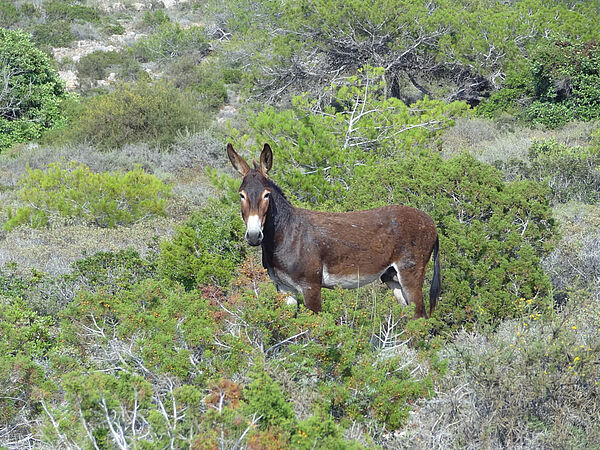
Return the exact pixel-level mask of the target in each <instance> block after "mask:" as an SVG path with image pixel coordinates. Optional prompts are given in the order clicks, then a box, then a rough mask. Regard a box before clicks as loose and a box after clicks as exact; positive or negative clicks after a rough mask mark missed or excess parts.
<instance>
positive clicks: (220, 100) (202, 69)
mask: <svg viewBox="0 0 600 450" xmlns="http://www.w3.org/2000/svg"><path fill="white" fill-rule="evenodd" d="M168 77H169V80H170V81H171V82H172V83H173V84H174V85H175V86H176V87H178V88H180V89H186V90H187V91H188V92H190V93H193V94H194V95H195V96H197V98H198V100H199V101H200V102H201V104H202V105H204V106H206V107H207V108H209V109H212V110H217V109H219V108H220V107H221V106H222V105H223V104H224V103H225V101H226V100H227V89H226V87H225V83H224V81H223V78H222V74H221V73H220V71H219V67H218V65H217V64H211V63H208V62H206V61H201V58H198V57H193V56H191V57H190V56H182V57H181V58H180V59H179V60H178V61H177V62H175V63H174V64H173V65H172V66H170V67H169V71H168Z"/></svg>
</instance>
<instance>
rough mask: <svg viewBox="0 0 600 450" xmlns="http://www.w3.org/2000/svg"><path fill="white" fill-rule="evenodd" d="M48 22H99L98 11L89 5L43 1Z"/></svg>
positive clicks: (52, 0) (55, 0)
mask: <svg viewBox="0 0 600 450" xmlns="http://www.w3.org/2000/svg"><path fill="white" fill-rule="evenodd" d="M44 10H45V11H46V15H47V20H48V22H47V23H49V24H53V25H55V22H56V21H58V20H64V21H71V22H72V21H76V20H78V21H82V22H99V21H100V17H101V14H100V11H99V10H97V9H96V8H92V7H90V6H84V5H77V4H70V3H67V2H63V1H61V0H51V1H47V2H45V3H44Z"/></svg>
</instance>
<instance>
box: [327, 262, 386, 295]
mask: <svg viewBox="0 0 600 450" xmlns="http://www.w3.org/2000/svg"><path fill="white" fill-rule="evenodd" d="M383 272H385V270H384V271H382V272H379V273H376V274H363V273H359V272H357V273H355V274H347V275H336V274H333V273H329V272H328V271H327V266H325V265H323V281H322V282H321V286H323V287H325V288H334V287H336V286H339V287H342V288H344V289H356V288H357V287H360V286H364V285H365V284H369V283H372V282H373V281H375V280H376V279H377V278H379V277H380V276H381V274H382V273H383Z"/></svg>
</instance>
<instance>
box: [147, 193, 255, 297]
mask: <svg viewBox="0 0 600 450" xmlns="http://www.w3.org/2000/svg"><path fill="white" fill-rule="evenodd" d="M243 230H244V223H243V221H242V219H241V217H240V212H239V205H238V204H236V203H234V204H232V203H228V204H223V203H220V202H218V201H216V200H212V201H210V202H209V203H208V205H207V206H205V207H204V208H202V209H201V210H200V211H197V212H194V214H192V217H191V218H190V219H189V220H188V221H187V223H186V224H184V225H182V226H181V227H179V228H178V229H177V230H176V232H175V236H174V237H173V238H172V239H170V240H167V241H163V242H162V243H161V245H160V248H161V250H160V255H159V257H158V270H159V272H160V273H161V274H162V276H164V277H166V278H168V279H170V280H175V281H177V282H179V283H181V284H183V285H184V286H186V287H187V288H188V289H189V288H192V287H196V286H198V285H201V284H212V283H216V284H218V285H221V286H223V285H226V284H227V283H228V282H229V281H230V280H231V279H232V278H233V277H234V276H235V271H236V266H237V264H238V263H239V262H240V261H241V260H242V258H243V256H244V252H245V249H246V247H245V244H244V243H243V242H242V236H243V232H244V231H243Z"/></svg>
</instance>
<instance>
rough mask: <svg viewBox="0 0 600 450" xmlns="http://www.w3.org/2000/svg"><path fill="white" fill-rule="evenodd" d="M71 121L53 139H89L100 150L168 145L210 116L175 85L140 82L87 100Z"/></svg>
mask: <svg viewBox="0 0 600 450" xmlns="http://www.w3.org/2000/svg"><path fill="white" fill-rule="evenodd" d="M70 121H71V125H70V126H69V127H68V128H65V129H63V130H61V131H60V132H59V133H57V134H55V135H54V136H52V139H50V142H54V143H64V142H82V141H88V142H92V143H94V144H95V145H97V146H98V147H100V148H101V149H110V148H119V147H122V146H123V145H125V144H128V143H134V142H139V141H145V142H148V143H150V144H151V145H153V146H168V145H170V144H172V143H173V142H175V140H176V139H177V137H178V135H179V134H180V133H183V132H186V131H193V130H195V129H199V128H202V127H204V126H206V124H207V123H208V118H207V117H205V115H204V114H203V113H201V112H200V111H199V110H198V107H197V105H196V103H195V102H194V101H193V99H191V98H190V97H189V96H188V95H185V94H183V93H181V92H180V91H178V90H177V89H176V88H175V87H173V86H172V85H170V84H168V83H165V82H156V83H149V82H146V81H140V82H137V83H133V84H122V85H120V86H119V87H117V89H115V90H114V91H113V92H110V93H108V94H101V95H96V96H94V97H91V98H89V99H86V100H84V101H83V103H82V105H81V107H79V108H76V109H75V110H74V114H73V116H72V117H71V118H70Z"/></svg>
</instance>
